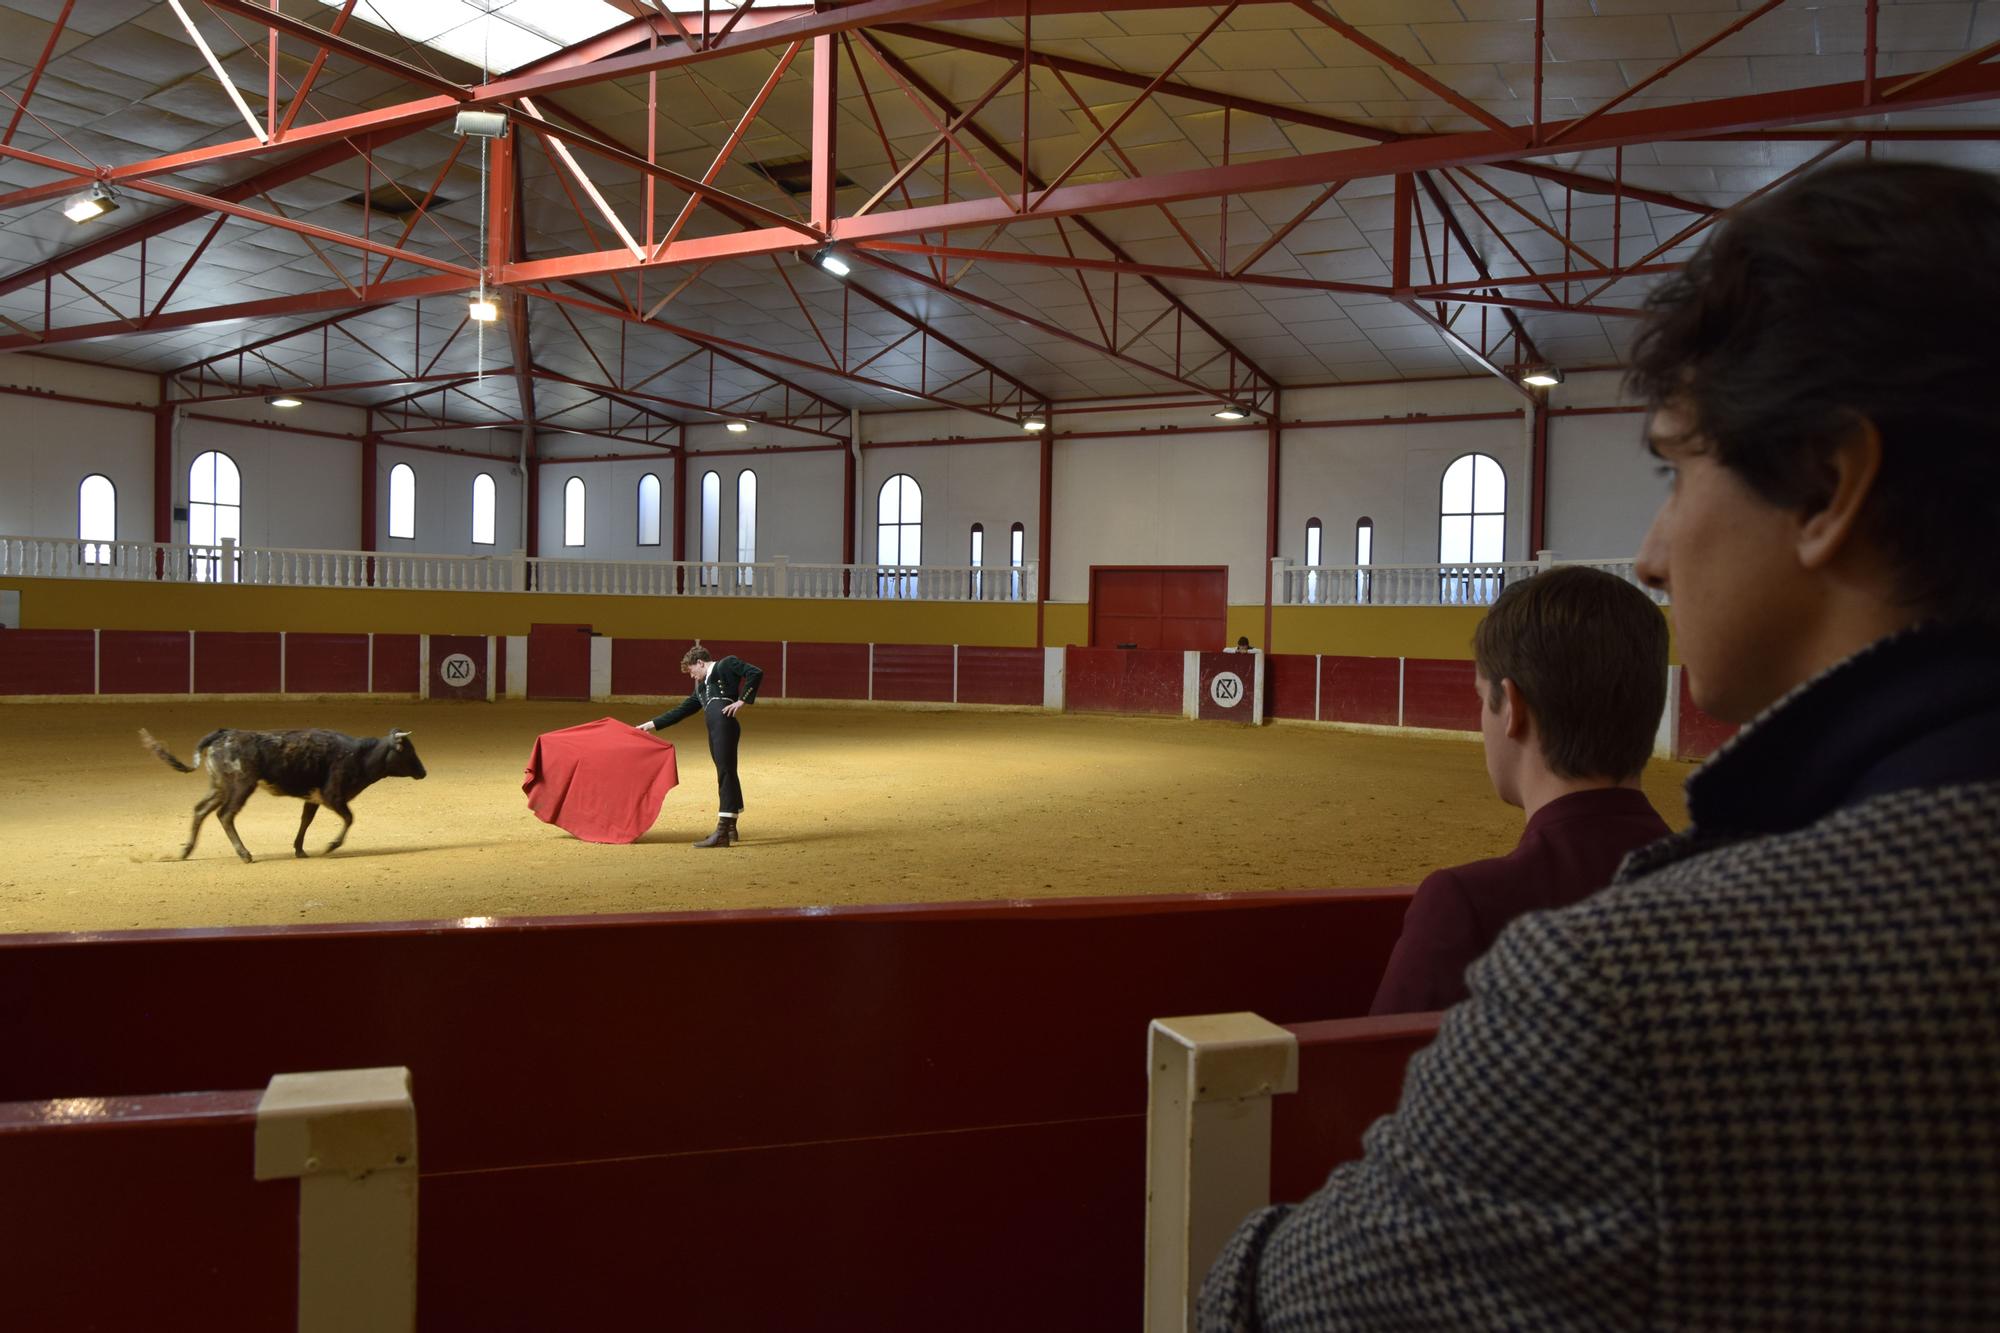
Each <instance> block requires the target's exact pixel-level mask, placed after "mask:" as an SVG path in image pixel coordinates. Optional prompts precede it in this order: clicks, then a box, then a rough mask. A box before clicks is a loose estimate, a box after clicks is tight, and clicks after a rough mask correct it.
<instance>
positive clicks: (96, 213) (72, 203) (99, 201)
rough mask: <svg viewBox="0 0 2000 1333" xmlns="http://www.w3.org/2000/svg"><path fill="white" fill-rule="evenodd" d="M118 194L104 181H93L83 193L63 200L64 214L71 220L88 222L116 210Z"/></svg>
mask: <svg viewBox="0 0 2000 1333" xmlns="http://www.w3.org/2000/svg"><path fill="white" fill-rule="evenodd" d="M117 209H118V196H117V194H116V193H115V192H113V190H112V188H111V187H110V186H109V185H106V184H105V183H104V182H103V181H92V182H91V185H90V189H88V190H87V191H85V192H84V193H82V194H73V195H71V196H70V197H69V198H67V199H65V200H63V206H62V211H63V216H64V217H66V218H68V219H69V220H70V221H71V222H78V223H82V222H88V221H90V220H91V219H92V218H101V217H103V216H104V215H105V214H106V213H112V212H116V211H117Z"/></svg>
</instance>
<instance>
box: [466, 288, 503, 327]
mask: <svg viewBox="0 0 2000 1333" xmlns="http://www.w3.org/2000/svg"><path fill="white" fill-rule="evenodd" d="M466 313H467V315H468V316H469V317H470V318H471V319H472V320H473V321H474V322H475V323H479V324H491V323H492V322H493V321H494V320H496V319H498V318H500V305H499V303H498V302H497V301H495V300H494V299H493V298H492V297H490V296H486V295H483V294H482V295H479V296H475V297H473V298H472V304H471V306H470V307H469V308H468V309H467V311H466Z"/></svg>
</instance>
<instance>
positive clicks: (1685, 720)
mask: <svg viewBox="0 0 2000 1333" xmlns="http://www.w3.org/2000/svg"><path fill="white" fill-rule="evenodd" d="M1738 730H1740V728H1739V727H1738V726H1737V725H1736V724H1735V723H1734V722H1724V721H1723V720H1721V719H1720V718H1715V717H1710V716H1709V715H1708V714H1707V713H1704V712H1702V711H1701V709H1700V708H1698V707H1696V706H1695V702H1694V693H1693V691H1691V690H1690V689H1689V688H1688V677H1687V671H1686V670H1685V669H1683V670H1682V671H1681V712H1680V724H1679V726H1678V728H1677V729H1676V732H1675V735H1674V758H1676V759H1706V758H1708V756H1710V755H1712V754H1714V753H1715V752H1716V751H1717V750H1719V749H1721V748H1722V743H1723V742H1724V741H1726V740H1728V739H1729V738H1730V737H1731V736H1734V735H1735V734H1736V733H1737V731H1738Z"/></svg>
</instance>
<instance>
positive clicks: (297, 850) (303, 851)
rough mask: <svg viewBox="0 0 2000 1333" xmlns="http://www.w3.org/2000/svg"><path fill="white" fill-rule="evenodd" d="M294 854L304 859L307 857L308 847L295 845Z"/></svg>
mask: <svg viewBox="0 0 2000 1333" xmlns="http://www.w3.org/2000/svg"><path fill="white" fill-rule="evenodd" d="M292 855H293V856H295V857H297V858H298V859H299V860H301V861H303V860H305V859H306V849H305V848H303V847H294V848H292Z"/></svg>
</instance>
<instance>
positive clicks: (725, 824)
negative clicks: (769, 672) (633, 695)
mask: <svg viewBox="0 0 2000 1333" xmlns="http://www.w3.org/2000/svg"><path fill="white" fill-rule="evenodd" d="M681 670H682V671H685V672H687V674H688V675H689V676H691V677H693V678H694V693H692V694H690V695H689V696H688V697H687V698H685V699H683V700H681V702H680V703H679V704H678V705H676V706H675V707H673V708H670V709H668V710H667V711H666V712H664V713H662V714H660V715H659V716H658V717H656V718H654V719H653V720H652V721H650V722H641V723H640V724H639V730H640V731H657V730H659V729H660V728H661V727H671V726H672V725H674V723H676V722H678V721H680V720H681V719H682V718H684V717H688V716H691V715H692V714H695V713H701V714H703V715H704V717H706V719H707V721H708V757H709V758H711V759H713V760H714V761H715V785H716V792H717V797H718V800H717V804H718V807H719V808H718V809H717V811H716V815H715V832H713V833H711V834H709V835H708V836H707V837H706V838H703V839H702V840H701V841H700V842H697V843H696V844H695V846H697V847H727V846H729V845H730V844H732V843H734V842H735V841H736V840H737V831H736V817H737V816H738V815H740V814H742V813H743V783H742V782H741V781H740V780H739V779H738V778H737V776H736V747H737V743H738V742H739V741H741V740H742V737H743V724H742V723H740V722H738V721H737V720H736V715H737V714H738V713H740V712H742V711H743V709H744V708H745V707H746V706H747V705H749V704H753V703H755V702H756V701H757V687H758V686H759V685H761V684H763V683H764V672H763V669H762V668H760V667H754V666H751V665H750V664H749V663H748V662H746V661H744V660H743V659H742V658H740V657H725V658H723V659H722V660H721V661H720V662H717V661H715V660H713V659H712V658H710V657H709V655H708V649H706V648H704V647H702V646H701V645H700V644H698V643H697V644H696V645H695V646H694V647H692V648H690V649H688V650H687V652H686V653H685V654H684V655H683V656H682V657H681Z"/></svg>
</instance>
